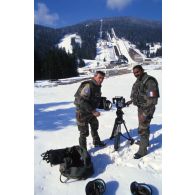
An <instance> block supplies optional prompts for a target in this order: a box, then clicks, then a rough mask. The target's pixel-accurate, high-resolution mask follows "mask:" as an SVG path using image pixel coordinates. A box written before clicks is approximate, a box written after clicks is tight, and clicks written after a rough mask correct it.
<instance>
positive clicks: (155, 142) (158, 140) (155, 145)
mask: <svg viewBox="0 0 195 195" xmlns="http://www.w3.org/2000/svg"><path fill="white" fill-rule="evenodd" d="M160 129H162V124H151V125H150V135H153V134H155V132H157V131H158V130H160ZM128 132H129V134H130V136H131V137H132V138H133V139H135V140H138V139H139V136H138V129H137V128H135V129H130V130H128ZM111 133H112V132H111ZM121 133H122V135H123V136H125V137H127V138H128V134H127V132H126V130H125V127H124V125H123V124H122V125H121ZM122 135H121V136H120V143H123V142H124V141H127V139H126V138H124V137H123V136H122ZM110 136H111V134H110ZM104 141H105V142H106V143H107V145H113V144H114V138H113V139H112V140H110V139H106V140H104ZM129 145H130V143H129ZM161 147H162V134H159V135H157V136H156V137H155V138H152V139H150V148H149V153H151V152H153V151H155V150H157V149H159V148H161Z"/></svg>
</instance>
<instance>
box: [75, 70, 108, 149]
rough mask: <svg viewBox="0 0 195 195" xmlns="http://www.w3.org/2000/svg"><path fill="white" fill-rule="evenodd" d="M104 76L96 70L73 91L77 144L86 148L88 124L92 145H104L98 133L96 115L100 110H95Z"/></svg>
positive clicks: (98, 114)
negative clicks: (90, 77)
mask: <svg viewBox="0 0 195 195" xmlns="http://www.w3.org/2000/svg"><path fill="white" fill-rule="evenodd" d="M104 77H105V73H104V72H102V71H97V72H96V73H95V75H94V77H93V78H92V79H91V80H89V81H84V82H82V83H81V85H80V87H79V88H78V90H77V92H76V93H75V101H74V104H75V105H76V120H77V125H78V130H79V132H80V137H79V145H80V146H81V147H83V148H85V149H87V137H88V136H89V125H90V127H91V136H92V138H93V144H94V146H95V147H96V146H99V147H103V146H105V145H106V144H105V143H104V142H102V141H101V140H100V137H99V135H98V128H99V122H98V120H97V117H98V116H100V112H98V111H96V108H98V106H99V103H100V99H101V84H102V82H103V80H104Z"/></svg>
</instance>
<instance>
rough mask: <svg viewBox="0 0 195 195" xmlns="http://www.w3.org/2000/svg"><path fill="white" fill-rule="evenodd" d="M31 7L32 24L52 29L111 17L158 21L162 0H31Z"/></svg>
mask: <svg viewBox="0 0 195 195" xmlns="http://www.w3.org/2000/svg"><path fill="white" fill-rule="evenodd" d="M34 9H35V10H34V19H35V24H40V25H44V26H50V27H54V28H59V27H64V26H68V25H72V24H76V23H78V22H82V21H85V20H89V19H100V18H103V17H112V16H133V17H137V18H142V19H152V20H162V0H35V1H34Z"/></svg>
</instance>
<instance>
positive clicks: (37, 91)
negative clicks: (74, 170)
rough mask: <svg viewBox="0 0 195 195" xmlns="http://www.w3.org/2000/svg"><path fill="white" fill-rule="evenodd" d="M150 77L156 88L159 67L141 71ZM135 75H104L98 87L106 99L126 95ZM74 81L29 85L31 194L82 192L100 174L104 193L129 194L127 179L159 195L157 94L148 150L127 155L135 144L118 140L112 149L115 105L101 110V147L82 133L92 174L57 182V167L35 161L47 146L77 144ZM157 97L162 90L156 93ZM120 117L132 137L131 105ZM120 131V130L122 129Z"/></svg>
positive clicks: (133, 113) (133, 116)
mask: <svg viewBox="0 0 195 195" xmlns="http://www.w3.org/2000/svg"><path fill="white" fill-rule="evenodd" d="M147 73H148V74H150V75H152V76H154V77H156V78H157V80H158V82H159V86H160V91H161V86H162V84H161V73H162V71H161V70H153V69H149V68H148V70H147ZM134 81H135V77H134V76H133V74H132V73H129V74H124V75H120V76H113V77H109V78H106V79H105V80H104V82H103V86H102V96H106V97H107V98H108V99H109V100H111V99H112V98H113V97H115V96H123V97H124V98H125V99H126V100H128V99H129V95H130V90H131V87H132V84H133V83H134ZM79 85H80V83H79V82H78V83H73V84H68V85H58V86H55V87H52V86H51V87H35V88H34V96H35V100H34V103H35V107H34V114H35V116H34V121H35V124H34V128H35V132H34V171H35V173H34V194H36V195H56V194H57V195H64V194H66V195H77V194H78V193H79V194H80V195H85V186H86V184H87V182H89V181H91V180H93V179H95V178H102V179H103V180H104V181H105V182H106V187H107V190H106V192H105V195H126V194H130V191H129V185H130V183H131V182H133V181H137V182H145V183H147V184H150V185H151V186H152V188H153V191H154V193H153V194H154V195H162V188H161V187H162V173H161V171H162V168H161V161H162V118H161V113H162V108H161V98H160V99H159V103H158V105H157V107H156V112H155V114H154V118H153V120H152V122H151V135H150V143H151V145H150V148H149V154H148V155H147V156H145V157H144V158H142V159H139V160H135V159H133V154H134V153H135V152H136V151H137V150H138V146H137V145H135V144H134V145H130V144H129V142H128V141H127V140H126V139H123V138H122V137H121V138H122V140H121V146H120V149H119V151H118V152H116V151H114V148H113V140H109V138H110V136H111V133H112V128H113V124H114V120H115V117H116V113H115V112H116V108H115V106H114V105H113V108H112V109H111V110H110V111H103V110H101V116H100V117H99V123H100V127H99V134H100V137H101V139H102V140H104V141H105V142H106V143H107V146H106V147H105V148H102V149H98V148H94V147H93V145H92V139H91V136H89V137H88V140H87V142H88V145H87V147H88V149H89V153H90V155H91V157H92V161H93V164H94V169H95V173H94V175H93V176H92V177H91V178H88V179H87V180H82V181H76V182H71V181H70V182H69V183H67V184H62V183H61V182H60V181H59V176H60V173H59V166H58V165H57V166H53V167H51V166H50V165H49V164H47V163H46V162H45V161H42V160H41V159H42V158H41V156H40V155H41V153H43V152H46V151H47V150H50V149H59V148H65V147H70V146H73V145H78V137H79V132H78V130H77V126H76V121H75V106H74V104H73V101H74V94H75V92H76V90H77V88H78V86H79ZM161 96H162V94H161ZM123 111H124V113H125V114H124V119H125V121H126V125H127V128H128V130H130V133H131V136H132V137H133V138H134V139H137V138H138V137H137V126H138V122H137V109H136V107H135V106H132V105H131V106H130V107H126V108H123ZM122 133H124V134H126V132H125V129H124V128H123V127H122Z"/></svg>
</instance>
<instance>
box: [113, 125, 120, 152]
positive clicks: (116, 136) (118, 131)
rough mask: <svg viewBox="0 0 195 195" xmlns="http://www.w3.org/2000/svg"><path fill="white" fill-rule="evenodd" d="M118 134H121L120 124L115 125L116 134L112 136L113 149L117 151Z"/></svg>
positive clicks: (118, 145) (118, 144)
mask: <svg viewBox="0 0 195 195" xmlns="http://www.w3.org/2000/svg"><path fill="white" fill-rule="evenodd" d="M120 134H121V125H118V126H117V129H116V134H115V137H114V149H115V150H116V151H117V150H118V148H119V147H120Z"/></svg>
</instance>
